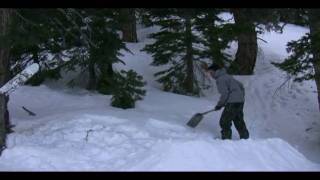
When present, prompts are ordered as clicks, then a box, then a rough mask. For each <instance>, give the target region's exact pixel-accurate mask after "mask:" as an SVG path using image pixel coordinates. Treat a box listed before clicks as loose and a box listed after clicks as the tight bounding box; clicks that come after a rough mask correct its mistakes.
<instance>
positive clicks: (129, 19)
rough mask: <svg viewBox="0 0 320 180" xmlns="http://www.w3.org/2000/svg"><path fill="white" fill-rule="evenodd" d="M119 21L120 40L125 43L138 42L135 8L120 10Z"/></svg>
mask: <svg viewBox="0 0 320 180" xmlns="http://www.w3.org/2000/svg"><path fill="white" fill-rule="evenodd" d="M119 19H120V24H121V31H122V40H123V41H125V42H138V38H137V28H136V10H135V8H123V9H120V17H119Z"/></svg>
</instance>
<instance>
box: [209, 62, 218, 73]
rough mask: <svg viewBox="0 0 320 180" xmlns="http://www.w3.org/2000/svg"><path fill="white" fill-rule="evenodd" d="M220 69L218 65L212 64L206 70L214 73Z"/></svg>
mask: <svg viewBox="0 0 320 180" xmlns="http://www.w3.org/2000/svg"><path fill="white" fill-rule="evenodd" d="M220 68H221V67H220V66H219V65H218V64H216V63H213V64H211V66H209V67H208V70H214V71H216V70H218V69H220Z"/></svg>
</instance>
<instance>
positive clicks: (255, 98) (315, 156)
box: [0, 25, 320, 171]
mask: <svg viewBox="0 0 320 180" xmlns="http://www.w3.org/2000/svg"><path fill="white" fill-rule="evenodd" d="M157 30H159V28H158V27H152V28H144V27H139V28H138V35H139V43H128V44H127V46H128V48H129V49H130V51H132V52H133V54H130V53H125V52H124V54H125V56H124V61H125V62H126V65H125V66H124V65H122V64H117V65H116V66H115V68H116V69H123V68H124V69H134V70H135V71H137V72H138V73H139V74H142V75H143V77H144V79H145V80H146V81H147V83H148V84H147V86H146V89H147V94H146V96H145V98H144V100H143V101H138V102H137V104H136V108H135V109H127V110H123V109H118V108H114V107H112V106H110V99H111V96H107V95H101V94H98V93H95V92H89V91H86V90H84V89H81V88H77V87H76V88H74V89H70V88H66V87H64V86H62V85H61V82H62V81H59V82H57V83H54V82H48V83H46V84H45V85H41V86H38V87H30V86H22V87H20V88H18V89H17V90H16V91H15V92H13V93H12V94H11V96H10V101H9V111H10V116H11V121H12V123H13V124H15V125H16V127H15V128H14V131H15V132H14V133H12V134H10V135H9V136H8V140H7V141H8V143H7V146H8V147H7V149H5V150H4V151H3V154H2V156H1V157H0V171H319V170H320V156H319V154H320V141H319V139H320V138H319V137H320V125H319V123H320V122H319V115H320V114H319V111H318V109H317V107H318V105H317V100H316V97H317V96H316V93H314V92H313V91H315V83H314V82H312V81H308V82H304V83H292V82H290V83H289V85H286V86H285V87H284V88H282V89H281V90H279V91H277V92H276V93H275V91H276V89H277V87H279V86H280V85H281V84H282V82H283V81H284V80H285V79H286V75H285V74H284V73H283V72H281V71H280V70H278V69H276V68H275V67H273V66H272V65H271V64H270V62H271V61H281V60H282V59H283V58H284V57H286V56H287V54H286V51H285V44H286V43H287V42H288V41H289V40H293V39H298V38H299V37H301V36H302V35H303V33H305V32H306V29H304V28H300V27H297V26H293V25H289V26H287V27H286V28H285V29H284V34H276V33H266V34H264V35H262V38H263V39H265V40H266V41H268V43H267V44H266V43H264V42H262V41H260V42H259V47H260V51H259V57H258V61H257V66H256V69H255V74H254V75H253V76H236V77H235V78H237V79H239V80H240V81H241V82H243V84H244V86H245V89H246V103H245V109H244V114H245V121H246V123H247V126H248V129H249V132H250V136H251V137H250V139H249V140H239V137H238V134H237V131H236V130H235V129H234V128H233V140H225V141H223V140H220V139H218V138H217V137H220V128H219V122H218V121H219V117H220V115H221V111H219V112H212V113H210V114H207V115H206V116H205V118H204V120H203V121H202V122H201V123H200V124H199V126H198V127H196V128H195V129H191V128H189V127H187V126H186V123H187V121H188V120H189V119H190V118H191V117H192V115H194V114H195V113H197V112H204V111H206V110H209V109H211V108H213V107H214V105H215V103H216V102H217V100H218V98H219V94H218V93H217V90H216V89H215V83H214V81H212V83H213V87H212V88H211V89H210V90H208V92H207V93H206V96H205V97H201V98H198V97H189V96H183V95H177V94H173V93H168V92H163V91H161V90H160V87H161V86H160V84H159V83H157V82H156V81H155V78H154V77H153V74H154V73H155V72H157V71H158V70H159V68H158V67H153V66H150V63H151V62H152V57H151V56H150V55H148V54H146V53H145V52H140V50H141V49H142V48H143V47H144V45H145V44H148V43H151V42H152V40H151V39H148V38H147V34H149V33H150V32H154V31H157ZM232 50H233V51H235V48H233V49H231V51H232ZM22 106H24V107H27V108H28V109H30V110H31V111H33V112H35V113H36V116H29V115H28V114H27V113H26V112H25V111H24V110H23V109H22V108H21V107H22ZM307 129H308V130H307Z"/></svg>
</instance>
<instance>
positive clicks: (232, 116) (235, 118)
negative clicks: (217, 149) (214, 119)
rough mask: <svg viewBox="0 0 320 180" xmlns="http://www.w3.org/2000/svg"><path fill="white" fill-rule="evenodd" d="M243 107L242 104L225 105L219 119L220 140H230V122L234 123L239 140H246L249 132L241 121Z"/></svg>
mask: <svg viewBox="0 0 320 180" xmlns="http://www.w3.org/2000/svg"><path fill="white" fill-rule="evenodd" d="M243 105H244V103H228V104H226V106H225V108H224V110H223V112H222V115H221V118H220V127H221V129H222V130H221V138H222V139H231V137H232V130H231V126H232V122H233V123H234V125H235V127H236V129H237V131H238V133H239V136H240V139H248V138H249V131H248V129H247V127H246V124H245V122H244V120H243Z"/></svg>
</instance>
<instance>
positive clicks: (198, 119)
mask: <svg viewBox="0 0 320 180" xmlns="http://www.w3.org/2000/svg"><path fill="white" fill-rule="evenodd" d="M202 119H203V115H202V114H200V113H197V114H195V115H194V116H193V117H192V118H191V119H190V120H189V121H188V123H187V125H188V126H190V127H192V128H195V127H196V126H197V125H198V124H199V123H200V122H201V120H202Z"/></svg>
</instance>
